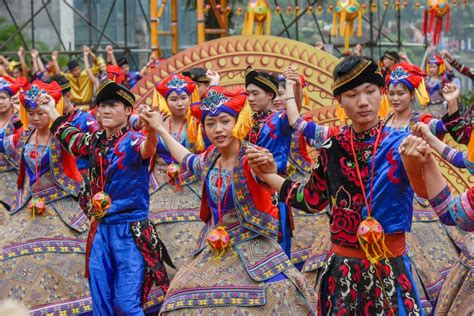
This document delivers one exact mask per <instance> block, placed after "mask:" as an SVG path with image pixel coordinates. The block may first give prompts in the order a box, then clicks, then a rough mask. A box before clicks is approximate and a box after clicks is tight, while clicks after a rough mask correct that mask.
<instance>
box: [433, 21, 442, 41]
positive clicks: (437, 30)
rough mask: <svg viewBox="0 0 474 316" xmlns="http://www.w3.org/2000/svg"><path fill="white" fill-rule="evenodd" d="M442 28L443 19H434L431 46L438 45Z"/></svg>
mask: <svg viewBox="0 0 474 316" xmlns="http://www.w3.org/2000/svg"><path fill="white" fill-rule="evenodd" d="M442 28H443V19H442V18H436V28H435V31H434V35H433V44H434V45H437V44H438V43H439V39H440V37H441V30H442Z"/></svg>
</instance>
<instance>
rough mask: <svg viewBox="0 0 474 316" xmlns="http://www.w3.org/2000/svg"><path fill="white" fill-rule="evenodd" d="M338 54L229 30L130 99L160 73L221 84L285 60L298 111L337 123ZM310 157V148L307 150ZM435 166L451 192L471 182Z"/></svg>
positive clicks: (145, 98) (161, 69)
mask: <svg viewBox="0 0 474 316" xmlns="http://www.w3.org/2000/svg"><path fill="white" fill-rule="evenodd" d="M338 62H339V59H337V58H336V57H334V56H332V55H330V54H327V53H325V52H323V51H321V50H318V49H316V48H314V47H312V46H310V45H307V44H305V43H301V42H297V41H294V40H290V39H286V38H282V37H275V36H263V35H261V36H230V37H225V38H220V39H217V40H213V41H208V42H205V43H203V44H202V45H196V46H193V47H191V48H189V49H187V50H184V51H182V52H180V53H178V54H176V55H174V56H173V57H170V58H168V59H167V60H165V61H164V62H163V63H162V64H160V65H159V66H158V67H156V68H155V69H154V71H153V72H151V73H150V74H148V75H147V76H145V77H144V78H143V79H142V80H140V81H139V82H138V83H137V85H136V86H135V87H134V88H133V89H132V92H133V93H134V94H135V97H136V100H137V101H136V104H141V103H145V104H149V105H151V103H152V97H153V89H154V87H155V85H156V84H157V83H159V82H160V80H161V79H162V78H165V77H166V76H168V75H169V74H171V73H178V72H182V71H185V70H189V69H191V68H194V67H205V68H212V69H216V70H217V71H219V74H220V75H221V84H222V85H223V86H227V87H235V86H241V85H243V84H244V75H245V69H246V68H247V66H249V65H251V66H252V67H253V68H254V69H256V70H266V71H269V72H275V73H281V72H283V70H284V69H285V68H286V67H287V66H290V65H294V66H296V67H297V70H298V71H300V72H301V73H302V74H303V75H304V76H305V80H306V82H307V91H308V93H309V98H310V105H309V106H308V107H304V109H303V111H305V112H306V113H307V114H311V116H312V117H313V120H315V121H316V122H318V123H319V124H322V125H326V126H334V125H341V122H340V121H339V119H338V117H337V114H336V110H337V108H338V105H337V104H336V102H335V100H334V98H333V96H332V84H333V76H332V71H333V69H334V67H335V66H336V64H337V63H338ZM444 140H445V141H446V142H447V143H448V144H449V145H450V146H451V147H454V148H456V149H460V150H466V148H465V146H460V145H458V144H456V143H455V142H454V141H453V140H452V138H451V137H449V135H448V136H446V137H445V139H444ZM311 154H312V156H313V157H314V153H311ZM437 160H438V163H439V166H440V167H441V170H442V172H443V174H444V175H445V176H446V178H447V180H448V183H449V185H450V187H451V189H452V190H453V192H457V193H459V192H464V191H466V190H467V189H468V188H470V187H471V186H473V185H474V176H471V175H470V174H469V172H467V170H459V169H457V168H455V167H452V166H451V165H449V164H447V163H446V162H444V161H442V160H441V159H440V158H438V157H437Z"/></svg>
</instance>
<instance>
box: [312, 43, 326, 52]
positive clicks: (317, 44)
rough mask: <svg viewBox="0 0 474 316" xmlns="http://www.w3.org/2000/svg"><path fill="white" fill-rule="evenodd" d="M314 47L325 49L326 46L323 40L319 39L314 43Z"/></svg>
mask: <svg viewBox="0 0 474 316" xmlns="http://www.w3.org/2000/svg"><path fill="white" fill-rule="evenodd" d="M314 47H316V48H317V49H320V50H325V48H324V43H323V42H322V41H317V42H316V43H315V44H314Z"/></svg>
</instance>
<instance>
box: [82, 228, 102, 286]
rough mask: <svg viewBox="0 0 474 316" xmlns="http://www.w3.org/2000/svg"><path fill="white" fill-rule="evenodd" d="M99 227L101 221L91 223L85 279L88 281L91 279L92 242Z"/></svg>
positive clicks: (87, 244)
mask: <svg viewBox="0 0 474 316" xmlns="http://www.w3.org/2000/svg"><path fill="white" fill-rule="evenodd" d="M97 226H99V221H97V220H94V221H93V222H92V223H91V226H90V229H89V234H87V243H86V267H85V273H84V277H85V278H86V279H88V278H89V276H90V274H89V258H90V256H91V250H92V242H93V241H94V236H95V233H96V232H97Z"/></svg>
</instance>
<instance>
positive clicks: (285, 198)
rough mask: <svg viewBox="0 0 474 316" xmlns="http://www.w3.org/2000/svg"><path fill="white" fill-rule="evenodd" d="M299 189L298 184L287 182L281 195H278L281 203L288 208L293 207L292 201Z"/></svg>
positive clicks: (284, 183)
mask: <svg viewBox="0 0 474 316" xmlns="http://www.w3.org/2000/svg"><path fill="white" fill-rule="evenodd" d="M297 187H298V183H297V182H293V181H291V180H288V179H287V180H285V182H283V185H282V186H281V190H280V194H279V195H278V200H279V202H282V203H284V204H286V205H288V206H291V200H293V198H294V195H295V189H296V188H297Z"/></svg>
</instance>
